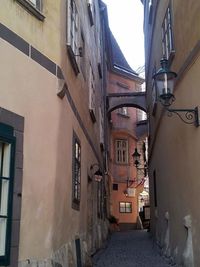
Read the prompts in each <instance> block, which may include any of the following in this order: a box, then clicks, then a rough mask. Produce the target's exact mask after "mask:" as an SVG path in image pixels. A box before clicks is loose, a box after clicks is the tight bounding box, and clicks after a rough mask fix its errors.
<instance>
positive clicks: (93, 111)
mask: <svg viewBox="0 0 200 267" xmlns="http://www.w3.org/2000/svg"><path fill="white" fill-rule="evenodd" d="M95 103H96V99H95V78H94V72H93V69H92V66H91V65H90V73H89V112H90V116H91V119H92V121H93V122H96V104H95Z"/></svg>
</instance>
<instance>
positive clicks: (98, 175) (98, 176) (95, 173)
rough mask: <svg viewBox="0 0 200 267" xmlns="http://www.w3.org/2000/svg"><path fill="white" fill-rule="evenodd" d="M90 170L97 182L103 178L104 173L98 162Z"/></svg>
mask: <svg viewBox="0 0 200 267" xmlns="http://www.w3.org/2000/svg"><path fill="white" fill-rule="evenodd" d="M90 171H91V174H92V177H94V180H95V181H96V182H101V180H102V178H103V173H102V171H101V169H100V167H99V164H98V163H94V164H92V165H91V166H90Z"/></svg>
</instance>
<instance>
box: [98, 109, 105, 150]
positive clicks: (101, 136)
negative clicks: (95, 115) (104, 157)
mask: <svg viewBox="0 0 200 267" xmlns="http://www.w3.org/2000/svg"><path fill="white" fill-rule="evenodd" d="M99 135H100V146H101V148H102V149H104V116H103V111H102V107H99Z"/></svg>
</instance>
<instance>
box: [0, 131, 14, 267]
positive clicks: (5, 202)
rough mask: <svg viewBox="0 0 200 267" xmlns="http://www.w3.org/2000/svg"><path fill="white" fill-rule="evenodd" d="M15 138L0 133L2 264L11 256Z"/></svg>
mask: <svg viewBox="0 0 200 267" xmlns="http://www.w3.org/2000/svg"><path fill="white" fill-rule="evenodd" d="M14 140H15V139H14V137H13V138H12V139H10V138H8V137H7V136H6V135H5V137H4V136H3V135H2V134H0V266H5V265H6V266H7V265H9V257H10V242H11V211H12V194H13V192H12V190H13V189H12V188H13V175H14V174H13V169H14V165H13V164H14V159H13V155H14V142H15V141H14Z"/></svg>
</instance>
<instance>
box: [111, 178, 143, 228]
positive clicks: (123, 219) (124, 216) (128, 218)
mask: <svg viewBox="0 0 200 267" xmlns="http://www.w3.org/2000/svg"><path fill="white" fill-rule="evenodd" d="M126 189H127V187H126V183H118V191H112V199H113V201H112V204H111V205H112V214H113V215H114V216H115V217H116V218H118V219H119V223H132V224H135V223H136V221H137V216H138V210H137V207H138V203H137V201H138V200H137V197H138V196H137V195H135V197H126V196H125V195H124V191H125V190H126ZM120 202H130V203H131V205H132V212H131V213H121V212H120V211H119V203H120Z"/></svg>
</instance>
